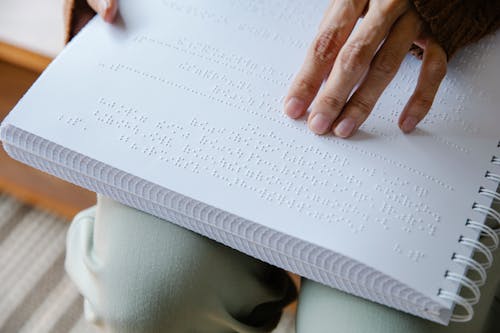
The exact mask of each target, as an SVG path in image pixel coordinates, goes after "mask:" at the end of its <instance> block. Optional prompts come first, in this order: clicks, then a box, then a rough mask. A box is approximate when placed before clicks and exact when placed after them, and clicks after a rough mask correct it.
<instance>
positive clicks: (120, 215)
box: [66, 201, 295, 333]
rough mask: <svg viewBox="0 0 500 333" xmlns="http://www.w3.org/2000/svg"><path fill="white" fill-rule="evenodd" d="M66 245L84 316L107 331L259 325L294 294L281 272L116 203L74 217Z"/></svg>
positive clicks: (269, 320) (271, 318) (271, 319)
mask: <svg viewBox="0 0 500 333" xmlns="http://www.w3.org/2000/svg"><path fill="white" fill-rule="evenodd" d="M67 248H68V252H67V260H66V267H67V271H68V273H69V275H70V276H71V277H72V279H73V280H74V281H75V283H76V284H77V286H78V288H79V290H80V291H81V293H82V294H83V296H84V297H85V298H86V300H87V302H86V312H87V314H88V317H89V318H91V319H93V321H94V322H95V323H100V324H101V325H103V326H105V327H106V328H107V330H108V331H111V332H124V333H125V332H136V333H139V332H186V331H187V332H190V331H204V332H220V331H225V330H230V328H231V327H232V328H234V327H245V326H247V325H251V326H252V325H258V326H261V327H263V325H264V326H266V325H265V324H270V325H272V324H273V323H274V321H275V319H276V314H279V313H280V312H281V309H282V308H283V307H284V306H285V305H286V304H287V303H288V302H290V301H291V300H292V299H293V297H294V295H295V294H294V292H295V289H294V287H293V285H290V284H291V282H290V281H289V279H288V278H287V276H286V275H285V273H284V272H282V271H280V270H277V269H273V268H271V267H270V266H268V265H266V264H263V263H262V262H260V261H257V260H255V259H252V258H250V257H247V256H245V255H243V254H241V253H238V252H236V251H234V250H232V249H229V248H227V247H224V246H222V245H220V244H218V243H216V242H213V241H210V240H208V239H206V238H204V237H201V236H199V235H197V234H195V233H192V232H190V231H187V230H185V229H182V228H180V227H177V226H175V225H173V224H171V223H169V222H167V221H163V220H160V219H157V218H155V217H152V216H150V215H147V214H144V213H142V212H139V211H137V210H133V209H131V208H128V207H125V206H121V205H117V204H116V203H114V204H111V203H109V204H108V203H106V201H100V202H99V204H98V207H97V209H93V210H89V211H86V212H84V213H82V214H79V215H78V216H77V217H76V218H75V220H74V221H73V223H72V225H71V227H70V231H69V233H68V244H67ZM261 309H266V311H265V312H266V313H262V311H261ZM269 313H271V314H272V315H269ZM267 326H269V325H267ZM255 331H256V332H261V331H265V330H255Z"/></svg>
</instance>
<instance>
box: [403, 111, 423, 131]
mask: <svg viewBox="0 0 500 333" xmlns="http://www.w3.org/2000/svg"><path fill="white" fill-rule="evenodd" d="M419 122H420V121H419V119H418V118H417V117H416V116H412V115H409V116H406V117H405V118H404V119H402V121H401V122H400V125H399V128H400V129H401V131H403V133H406V134H409V133H411V132H413V131H414V130H415V128H416V127H417V125H418V123H419Z"/></svg>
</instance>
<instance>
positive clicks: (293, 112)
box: [285, 97, 306, 119]
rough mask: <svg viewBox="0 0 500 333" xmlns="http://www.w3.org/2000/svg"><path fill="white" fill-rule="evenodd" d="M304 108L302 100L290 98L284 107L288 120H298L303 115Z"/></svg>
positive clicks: (304, 104)
mask: <svg viewBox="0 0 500 333" xmlns="http://www.w3.org/2000/svg"><path fill="white" fill-rule="evenodd" d="M305 106H306V103H305V102H304V101H303V100H301V99H299V98H297V97H292V98H290V100H289V101H288V102H287V103H286V105H285V113H286V114H287V115H288V116H289V117H290V118H294V119H295V118H298V117H300V116H301V115H302V114H303V113H304V111H305V110H304V109H305Z"/></svg>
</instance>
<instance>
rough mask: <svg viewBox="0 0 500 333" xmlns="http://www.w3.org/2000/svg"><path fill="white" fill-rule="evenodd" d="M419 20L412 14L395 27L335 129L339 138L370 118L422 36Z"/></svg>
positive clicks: (339, 118) (349, 134)
mask: <svg viewBox="0 0 500 333" xmlns="http://www.w3.org/2000/svg"><path fill="white" fill-rule="evenodd" d="M420 29H421V24H420V19H419V17H418V14H416V13H415V12H413V11H409V12H407V13H406V14H405V15H403V16H402V17H401V18H400V19H399V20H398V21H397V22H396V23H395V24H394V26H393V28H392V29H391V32H390V33H389V35H388V36H387V38H386V40H385V42H384V45H383V46H382V47H381V48H380V49H379V51H378V52H377V55H376V56H375V58H374V59H373V60H372V62H371V64H370V69H369V71H368V73H367V75H366V77H365V78H364V80H363V82H362V83H361V85H360V86H359V88H358V89H357V90H356V92H355V93H354V94H353V95H352V97H351V98H350V99H349V102H348V103H347V105H346V106H345V108H344V110H343V111H342V113H341V114H340V116H339V117H338V118H337V120H336V121H335V123H334V125H333V132H334V134H335V135H336V136H338V137H341V138H347V137H349V136H351V135H352V134H353V133H354V132H355V131H356V130H357V129H358V128H359V127H360V126H361V125H362V124H363V122H364V121H365V120H366V119H367V118H368V116H369V115H370V113H371V112H372V110H373V108H374V107H375V104H376V103H377V101H378V99H379V98H380V96H381V95H382V93H383V92H384V90H385V88H387V86H388V85H389V83H390V82H391V81H392V79H393V78H394V76H395V75H396V73H397V71H398V69H399V67H400V65H401V63H402V62H403V60H404V58H405V56H406V54H407V53H408V50H409V49H410V47H411V45H412V43H413V41H414V40H415V39H416V38H417V37H418V36H419V35H420Z"/></svg>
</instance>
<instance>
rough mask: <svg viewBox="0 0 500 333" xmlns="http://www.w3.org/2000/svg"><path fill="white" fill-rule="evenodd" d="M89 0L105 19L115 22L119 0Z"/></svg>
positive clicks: (91, 5)
mask: <svg viewBox="0 0 500 333" xmlns="http://www.w3.org/2000/svg"><path fill="white" fill-rule="evenodd" d="M87 2H88V4H89V6H90V7H92V9H93V10H95V11H96V13H98V14H99V15H100V16H101V17H102V18H103V20H104V21H106V22H109V23H111V22H113V20H114V19H115V16H116V12H117V11H118V0H87Z"/></svg>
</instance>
